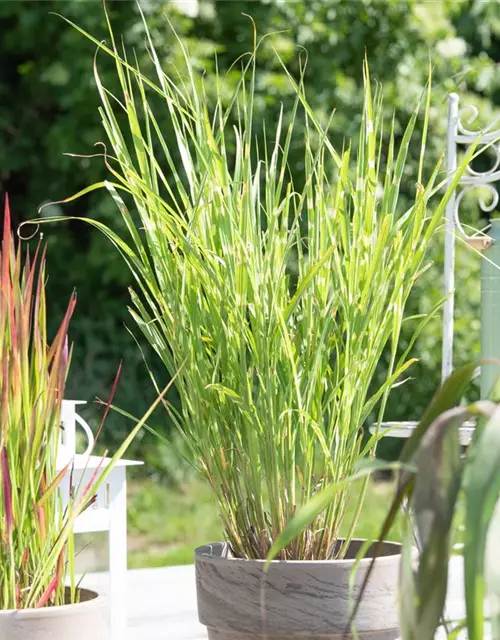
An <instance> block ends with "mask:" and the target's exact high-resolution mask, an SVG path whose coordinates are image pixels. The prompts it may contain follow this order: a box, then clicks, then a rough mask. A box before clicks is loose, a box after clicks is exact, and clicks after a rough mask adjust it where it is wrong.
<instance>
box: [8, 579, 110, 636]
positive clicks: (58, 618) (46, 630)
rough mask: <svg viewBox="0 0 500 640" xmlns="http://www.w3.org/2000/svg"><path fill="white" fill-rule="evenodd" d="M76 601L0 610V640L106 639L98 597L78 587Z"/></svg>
mask: <svg viewBox="0 0 500 640" xmlns="http://www.w3.org/2000/svg"><path fill="white" fill-rule="evenodd" d="M80 597H81V601H80V602H79V603H78V604H66V605H64V606H60V607H44V608H42V609H20V610H18V611H13V610H12V611H0V640H49V639H50V640H69V639H70V638H71V640H109V628H108V624H107V621H106V615H105V611H103V603H102V599H101V598H100V597H99V596H97V594H96V593H94V592H93V591H88V590H87V589H82V590H81V596H80Z"/></svg>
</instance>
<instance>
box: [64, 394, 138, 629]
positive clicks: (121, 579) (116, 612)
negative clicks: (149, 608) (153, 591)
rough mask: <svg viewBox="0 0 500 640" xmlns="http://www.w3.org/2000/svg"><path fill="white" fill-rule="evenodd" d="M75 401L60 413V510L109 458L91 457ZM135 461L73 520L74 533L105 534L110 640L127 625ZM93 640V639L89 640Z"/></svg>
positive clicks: (113, 475) (118, 467) (120, 465)
mask: <svg viewBox="0 0 500 640" xmlns="http://www.w3.org/2000/svg"><path fill="white" fill-rule="evenodd" d="M81 404H85V402H83V401H78V400H64V401H63V406H62V411H61V442H60V446H59V456H58V463H57V466H58V469H63V468H64V467H65V466H66V465H67V464H68V463H70V468H69V470H68V473H67V474H66V476H65V477H64V479H63V481H62V482H61V496H62V501H63V508H64V507H65V506H66V505H65V503H67V500H68V498H69V495H70V486H69V485H70V481H71V482H72V484H73V490H74V491H77V490H78V488H80V490H82V489H83V488H84V487H85V485H86V484H87V483H88V482H89V480H90V479H91V477H92V475H93V474H94V472H95V471H96V469H103V468H105V467H106V465H108V464H109V462H110V459H109V458H105V459H104V460H103V459H102V457H101V456H94V455H92V450H93V446H94V436H93V434H92V430H91V429H90V427H89V426H88V424H87V423H86V422H85V420H83V418H82V417H81V416H80V415H78V413H77V412H76V407H77V405H81ZM77 424H78V425H80V426H81V427H82V428H83V431H84V432H85V434H86V437H87V443H86V445H87V446H86V449H85V451H84V453H77V452H76V449H77V447H76V425H77ZM140 464H142V462H138V461H135V460H120V461H118V462H117V463H116V464H115V466H114V468H113V469H112V471H111V472H110V474H109V476H108V477H107V480H106V482H105V483H104V484H103V485H102V486H101V487H100V489H99V491H98V492H97V496H96V500H95V502H94V503H93V504H92V505H91V506H90V507H88V508H87V509H86V510H85V511H84V512H83V513H82V514H81V515H80V516H79V517H78V519H77V520H76V523H75V527H74V532H75V533H76V534H78V533H91V532H97V531H107V532H108V543H109V613H110V616H109V617H110V631H111V640H124V638H125V630H126V626H127V615H126V605H125V602H126V581H127V477H126V470H127V467H130V466H136V465H140ZM90 640H92V639H90Z"/></svg>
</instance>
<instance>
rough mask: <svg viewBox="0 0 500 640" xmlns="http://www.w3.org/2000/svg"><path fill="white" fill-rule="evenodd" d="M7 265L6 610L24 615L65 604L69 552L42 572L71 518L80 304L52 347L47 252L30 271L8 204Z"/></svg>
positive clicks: (2, 289)
mask: <svg viewBox="0 0 500 640" xmlns="http://www.w3.org/2000/svg"><path fill="white" fill-rule="evenodd" d="M0 265H1V272H0V353H1V361H0V362H1V371H2V375H1V379H0V402H1V410H0V427H1V432H0V459H1V482H0V497H1V500H0V510H1V523H2V524H1V536H0V608H1V609H18V608H24V607H32V606H41V605H44V604H48V603H49V602H52V603H55V602H57V603H60V602H61V601H62V599H63V597H64V580H63V577H64V572H65V568H66V562H65V558H64V553H65V552H64V547H63V550H62V551H61V553H60V554H59V555H58V558H57V559H56V562H55V564H54V566H53V567H51V568H50V570H49V571H47V572H46V575H43V576H41V575H40V568H41V566H42V565H43V564H44V563H43V562H42V561H41V559H42V558H43V557H45V556H47V555H48V554H49V553H50V550H51V549H52V548H53V547H54V545H55V544H56V542H57V540H58V538H59V536H60V533H61V528H62V527H61V523H62V519H63V518H64V515H63V514H62V513H59V514H58V510H57V491H56V490H55V489H56V488H57V485H58V483H59V482H60V481H61V479H62V476H63V475H64V474H63V473H60V474H58V473H57V471H56V458H57V448H58V442H59V436H60V429H61V426H60V414H61V402H62V399H63V395H64V384H65V380H66V375H67V371H68V366H69V358H68V346H67V345H68V342H67V339H68V326H69V322H70V319H71V316H72V315H73V310H74V308H75V303H76V297H75V294H74V293H73V294H72V295H71V297H70V300H69V303H68V307H67V309H66V312H65V314H64V316H63V318H62V321H61V323H60V325H59V328H58V330H57V332H56V335H55V337H54V339H53V340H52V342H51V343H49V340H48V336H47V317H46V313H47V310H46V298H45V286H44V285H45V251H42V250H41V247H40V245H39V246H38V248H37V250H36V253H35V255H34V257H33V259H31V258H30V256H29V253H27V254H26V259H25V260H24V264H23V260H22V256H21V248H20V247H18V248H17V249H16V248H15V245H14V238H13V235H12V231H11V221H10V211H9V203H8V200H7V199H6V201H5V211H4V225H3V240H2V251H1V259H0ZM33 583H36V584H37V585H38V586H37V588H36V589H33V588H32V585H33Z"/></svg>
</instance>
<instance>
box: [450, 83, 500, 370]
mask: <svg viewBox="0 0 500 640" xmlns="http://www.w3.org/2000/svg"><path fill="white" fill-rule="evenodd" d="M459 102H460V98H459V96H458V95H457V94H456V93H452V94H450V95H449V96H448V132H447V172H448V176H449V177H450V178H451V177H452V176H453V174H454V173H455V171H456V169H457V153H458V149H459V145H462V146H464V147H465V148H470V146H471V145H472V144H474V143H475V142H477V141H478V139H479V145H478V152H479V154H481V153H482V152H481V149H483V151H484V152H485V153H488V155H493V156H494V162H493V165H492V166H490V168H489V169H487V170H485V171H477V170H475V169H474V168H473V167H472V166H471V165H470V164H469V166H468V167H467V169H466V171H465V173H464V174H463V175H462V177H461V179H460V182H459V186H458V187H457V189H456V190H455V193H454V194H453V195H452V197H451V198H450V201H449V202H448V206H447V208H446V230H445V247H444V293H445V296H446V301H445V304H444V309H443V358H442V379H443V380H444V379H446V378H447V377H448V376H449V375H450V373H451V371H452V369H453V318H454V308H455V300H454V290H455V244H456V241H457V238H459V239H462V240H464V241H465V242H466V243H467V244H468V245H469V246H471V247H472V248H473V249H475V250H476V251H484V250H486V249H489V248H490V247H491V246H492V243H493V239H492V238H491V237H490V236H489V235H488V234H487V232H488V231H489V229H490V225H488V226H487V227H485V228H484V229H481V230H478V231H475V232H474V233H473V234H472V235H470V234H468V233H467V232H466V231H465V229H464V226H463V225H462V223H461V221H460V205H461V203H462V200H463V198H464V196H465V195H466V194H467V193H468V192H470V191H471V190H473V189H478V188H480V189H481V190H482V191H485V190H487V191H488V192H489V194H490V196H491V198H490V199H489V202H488V201H486V200H485V199H484V198H483V197H482V196H481V197H479V198H478V204H479V208H480V209H481V211H483V212H484V213H487V214H488V213H491V212H493V211H494V210H495V209H496V207H497V205H498V203H499V193H498V190H497V187H496V183H498V182H499V181H500V128H498V125H499V123H500V118H496V119H495V120H494V121H493V122H492V123H491V124H490V125H489V126H488V127H486V128H485V129H478V130H472V129H470V128H469V127H470V125H471V124H472V123H473V122H474V121H475V120H476V119H477V117H478V115H479V113H478V110H477V108H476V107H474V106H469V107H465V108H464V109H461V110H460V109H459ZM464 122H465V124H464ZM466 125H467V126H466ZM483 355H484V354H483Z"/></svg>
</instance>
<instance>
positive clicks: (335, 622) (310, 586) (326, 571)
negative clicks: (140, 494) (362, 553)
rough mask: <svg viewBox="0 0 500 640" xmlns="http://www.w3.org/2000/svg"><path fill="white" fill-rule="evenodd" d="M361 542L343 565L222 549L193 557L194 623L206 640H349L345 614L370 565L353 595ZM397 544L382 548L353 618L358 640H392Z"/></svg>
mask: <svg viewBox="0 0 500 640" xmlns="http://www.w3.org/2000/svg"><path fill="white" fill-rule="evenodd" d="M362 543H363V541H362V540H353V541H352V542H351V545H350V548H349V549H348V552H347V555H346V557H345V558H344V559H342V560H324V561H323V560H313V561H294V560H292V561H273V562H272V563H271V566H270V568H269V571H268V573H267V574H266V573H264V561H263V560H245V559H241V558H234V557H233V556H232V554H231V551H230V548H229V545H227V544H226V543H223V542H216V543H214V544H210V545H206V546H203V547H200V548H198V549H197V550H196V552H195V565H196V589H197V597H198V617H199V620H200V622H201V623H202V624H204V625H206V627H207V629H208V637H209V640H290V639H297V640H298V639H300V640H341V639H347V638H352V637H353V636H352V635H351V634H349V633H347V635H346V630H348V629H349V613H350V610H351V608H350V607H351V606H352V603H353V601H355V600H356V598H357V595H358V593H359V590H360V587H361V584H362V582H363V579H364V577H365V575H366V571H367V570H368V567H369V564H370V562H371V558H370V553H368V554H367V557H365V558H363V560H361V561H360V563H359V566H358V569H357V572H356V576H355V580H354V588H353V591H352V594H351V595H350V591H349V580H350V575H351V570H352V568H353V565H354V562H355V557H356V554H357V552H358V551H359V549H360V547H361V545H362ZM400 557H401V545H400V544H398V543H394V542H385V543H384V544H383V545H382V548H381V549H380V550H379V554H378V557H377V560H376V561H375V566H374V570H373V572H372V575H371V577H370V580H369V582H368V586H367V589H366V591H365V594H364V597H363V600H362V602H361V604H360V607H359V609H358V613H357V615H356V620H355V624H356V631H357V633H358V634H359V638H360V639H361V640H396V638H398V637H399V628H398V608H397V594H398V572H399V561H400Z"/></svg>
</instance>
